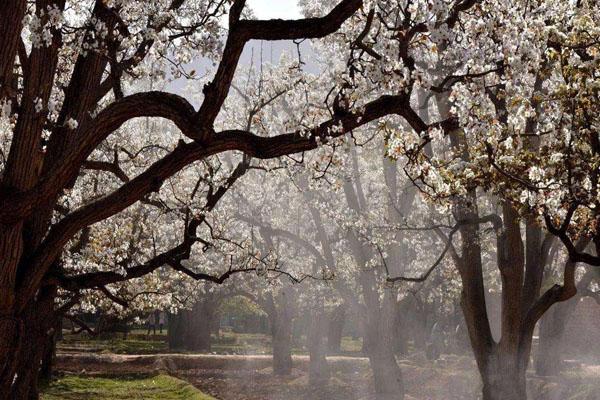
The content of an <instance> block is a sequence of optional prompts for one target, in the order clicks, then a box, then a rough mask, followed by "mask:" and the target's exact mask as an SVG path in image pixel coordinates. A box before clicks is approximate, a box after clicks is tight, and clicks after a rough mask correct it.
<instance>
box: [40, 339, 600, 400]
mask: <svg viewBox="0 0 600 400" xmlns="http://www.w3.org/2000/svg"><path fill="white" fill-rule="evenodd" d="M145 342H147V343H145ZM267 345H268V338H266V337H262V336H260V335H238V336H236V337H229V336H222V337H221V338H219V339H218V340H217V346H218V347H217V346H215V348H216V349H219V350H218V352H219V353H221V354H204V355H198V354H183V353H179V354H168V353H165V351H166V348H163V347H162V346H164V341H163V338H161V337H149V338H145V336H144V335H142V334H139V333H137V334H136V333H134V334H133V335H130V336H129V338H128V340H122V339H114V338H113V339H110V340H108V339H105V340H92V339H84V340H78V339H76V338H74V337H72V338H68V339H67V340H66V342H64V343H62V344H61V345H60V346H59V350H60V353H59V356H58V364H57V370H58V371H59V373H60V374H62V375H63V376H66V377H67V378H64V379H63V380H61V381H58V383H55V384H54V385H53V386H52V387H51V390H56V388H60V385H61V384H63V386H65V385H66V384H67V383H68V384H72V383H77V382H80V378H79V377H90V376H96V377H105V378H107V379H108V380H109V381H110V377H115V376H116V377H119V379H117V381H115V385H117V386H118V385H125V386H126V387H129V389H131V388H132V387H135V388H137V387H139V386H140V385H141V382H148V379H150V381H151V380H152V379H156V378H152V377H153V376H157V375H158V376H159V377H161V378H160V379H166V378H163V377H165V375H164V374H169V375H171V376H176V377H177V378H179V379H181V381H185V382H188V383H190V384H191V385H193V386H194V387H195V388H197V389H199V390H200V391H202V392H204V393H207V394H209V395H211V396H213V397H214V398H216V399H219V400H284V399H285V400H304V399H313V400H321V399H327V400H372V399H374V391H373V386H372V377H371V372H370V368H369V364H368V359H366V358H364V357H362V356H361V355H360V353H358V349H359V348H360V347H359V346H357V343H356V341H353V340H352V339H351V338H345V339H344V349H343V350H344V353H345V354H348V355H345V356H333V357H328V362H329V365H330V367H331V370H332V379H331V381H330V384H329V385H328V386H327V387H324V388H311V387H310V386H309V385H308V379H307V373H306V371H307V366H308V357H307V356H306V355H305V354H303V353H304V352H303V349H302V348H301V347H299V348H297V349H296V353H298V354H296V355H294V358H293V359H294V369H293V373H292V375H291V376H286V377H276V376H273V374H272V370H271V356H269V355H265V354H262V353H264V352H265V351H266V350H267V347H268V346H267ZM213 350H214V349H213ZM215 352H216V351H215ZM142 353H144V354H142ZM236 353H237V354H236ZM399 362H400V364H401V368H402V373H403V375H404V381H405V384H406V389H407V400H475V399H477V398H478V396H479V392H480V380H479V376H478V374H477V370H476V366H475V363H474V361H473V359H472V358H471V357H470V356H469V355H461V356H457V355H448V354H444V355H443V356H442V358H441V359H440V360H438V361H435V362H432V361H429V360H427V359H425V357H424V356H423V354H422V353H419V352H415V353H413V355H412V356H411V357H408V358H406V359H402V360H399ZM131 374H136V375H137V376H144V377H146V381H140V380H123V379H121V378H120V377H122V376H130V375H131ZM169 379H172V378H169ZM181 381H178V382H180V383H181ZM528 381H529V389H530V400H599V399H600V396H599V395H598V393H600V366H596V365H587V364H581V363H573V364H572V365H570V368H569V371H568V372H566V373H565V374H563V375H562V376H560V377H557V378H552V379H541V378H538V377H535V376H534V374H533V373H530V376H529V379H528ZM81 382H86V381H85V380H83V381H81ZM94 382H96V383H98V382H102V381H94ZM67 386H68V385H67ZM75 386H77V385H75ZM81 387H82V388H84V389H86V388H89V387H91V385H89V386H88V385H87V384H85V383H82V385H81ZM69 390H70V389H69ZM123 390H126V389H123ZM46 393H47V394H46V397H44V400H55V399H56V400H58V399H87V398H90V399H92V398H93V399H96V398H98V399H104V398H106V399H108V398H111V397H104V398H103V397H93V396H91V397H85V396H83V395H81V396H80V397H68V396H69V395H70V394H69V393H70V392H69V391H68V390H66V391H65V392H64V393H65V394H60V392H52V391H49V392H46ZM57 393H59V394H57ZM125 393H126V392H125ZM48 395H52V396H54V397H48ZM175 395H176V394H175ZM57 396H58V397H57ZM61 396H62V397H61ZM165 396H166V395H165ZM112 398H119V399H121V398H123V399H127V398H128V397H123V396H121V395H119V396H115V397H112ZM135 398H144V399H153V397H150V395H147V396H146V397H135ZM156 398H161V399H163V398H164V399H179V397H156ZM184 398H186V399H187V398H188V397H184Z"/></svg>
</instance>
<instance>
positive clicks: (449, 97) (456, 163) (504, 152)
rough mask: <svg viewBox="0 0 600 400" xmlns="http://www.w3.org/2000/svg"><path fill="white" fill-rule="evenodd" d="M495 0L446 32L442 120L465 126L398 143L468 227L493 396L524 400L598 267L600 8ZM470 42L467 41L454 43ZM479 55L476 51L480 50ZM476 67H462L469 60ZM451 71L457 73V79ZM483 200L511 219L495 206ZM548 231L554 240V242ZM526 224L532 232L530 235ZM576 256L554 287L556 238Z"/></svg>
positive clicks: (465, 234)
mask: <svg viewBox="0 0 600 400" xmlns="http://www.w3.org/2000/svg"><path fill="white" fill-rule="evenodd" d="M503 7H505V8H503V9H502V11H501V12H498V11H499V10H498V8H497V5H493V6H491V5H489V4H487V3H485V2H483V3H481V5H480V6H479V7H476V8H475V9H474V10H475V13H474V14H472V17H473V19H469V21H468V22H467V21H466V20H465V21H463V22H464V23H466V24H467V25H465V26H466V27H467V28H468V29H466V30H464V31H463V32H461V33H459V32H455V31H451V32H446V33H445V34H444V35H442V36H439V41H438V43H437V46H438V49H440V50H443V52H442V53H441V54H442V55H443V57H438V59H437V60H436V61H435V62H434V63H433V65H435V68H434V69H433V71H431V79H430V80H429V81H428V82H427V85H426V86H427V87H428V88H429V90H430V91H431V92H432V93H431V95H430V96H428V98H427V101H424V102H422V103H421V104H422V105H423V106H425V107H428V104H429V100H430V99H434V101H435V103H436V104H435V111H436V112H437V113H438V114H439V115H440V116H442V117H444V116H445V117H449V116H450V115H454V116H456V117H457V119H458V122H459V127H457V129H455V130H453V131H451V132H450V133H449V132H448V131H446V132H443V131H439V130H430V131H429V132H428V133H427V134H423V131H421V130H418V129H415V131H416V135H413V136H412V138H409V136H410V134H407V133H406V132H404V133H403V134H400V135H396V137H397V138H398V139H399V142H395V139H392V140H391V143H392V153H394V152H395V151H397V152H398V154H402V155H403V156H405V157H406V160H407V167H406V169H407V171H408V172H409V174H410V176H411V179H413V181H415V182H417V183H418V185H419V187H420V188H421V189H422V190H423V191H424V192H425V193H427V195H430V196H432V197H433V198H434V199H435V200H436V201H441V202H442V203H445V204H446V205H448V206H449V207H452V212H453V214H454V217H455V219H456V225H455V228H454V229H453V230H452V231H451V233H457V232H458V233H459V234H460V237H461V245H460V247H461V251H460V252H459V253H458V254H459V256H460V260H459V261H460V262H459V263H458V268H459V272H460V274H461V281H462V285H463V291H462V308H463V311H464V314H465V319H466V322H467V325H468V328H469V334H470V339H471V343H472V347H473V350H474V353H475V357H476V359H477V362H478V366H479V370H480V373H481V375H482V379H483V384H484V388H483V391H484V398H485V399H496V398H502V399H524V398H526V390H525V383H526V382H525V380H526V378H525V371H526V368H527V366H528V363H529V357H530V351H531V338H532V333H533V329H534V327H535V324H536V323H537V321H538V320H539V319H540V318H541V316H542V315H543V314H544V313H545V312H546V311H547V310H548V309H549V308H550V307H551V306H552V305H553V304H555V303H557V302H560V301H565V300H567V299H569V298H571V297H572V296H573V295H575V293H576V291H577V289H576V283H575V275H576V274H575V271H576V262H588V263H590V264H592V265H595V262H596V261H597V260H596V258H595V256H593V255H591V254H590V253H588V252H586V250H585V249H586V247H587V246H586V238H587V239H591V240H592V241H593V240H594V238H595V229H596V228H595V226H596V223H595V218H596V212H595V211H594V210H595V209H596V204H595V201H596V190H597V189H596V186H597V183H596V175H597V164H596V163H597V161H596V155H595V150H594V149H595V147H596V146H595V142H596V141H597V138H596V136H597V135H596V134H595V133H594V129H595V128H594V126H595V125H594V122H593V117H591V116H592V114H594V113H593V111H592V110H593V109H594V108H593V107H594V106H595V104H596V103H597V102H596V101H595V100H593V101H592V98H595V96H596V94H597V83H596V80H597V76H596V75H595V72H592V71H596V70H597V68H596V67H595V66H596V65H597V59H596V58H597V49H596V46H597V40H596V39H595V38H596V37H597V26H598V25H597V21H596V19H597V9H596V8H597V5H596V4H591V5H589V4H587V3H586V4H584V3H583V2H577V3H569V4H566V3H557V2H534V3H528V2H522V3H521V2H517V3H512V4H510V5H505V6H504V5H503ZM455 35H461V37H462V39H463V40H462V45H456V42H454V41H452V38H453V37H455ZM449 38H450V39H449ZM469 49H470V50H469ZM469 51H470V52H471V54H473V53H476V55H474V57H473V58H471V59H469V62H467V63H465V64H463V63H454V62H453V60H456V59H457V57H462V56H463V55H464V54H465V52H469ZM447 70H452V71H453V72H452V74H450V75H447V74H446V71H447ZM482 193H487V194H489V195H491V197H490V198H489V199H490V200H491V201H492V202H494V203H496V204H497V209H498V211H499V212H498V213H495V212H494V213H493V214H490V215H486V214H485V213H483V212H481V210H482V199H485V196H482ZM488 223H489V224H491V225H492V227H493V229H494V231H495V236H496V238H497V245H496V253H497V263H496V264H497V267H498V270H499V273H500V276H501V279H502V324H501V330H502V335H501V338H500V340H499V341H498V342H496V341H494V339H493V337H492V336H491V332H490V326H489V318H488V315H487V312H486V309H485V296H484V295H485V293H484V282H483V270H482V256H481V254H482V253H481V250H482V249H481V244H480V237H481V229H482V227H481V226H482V225H483V224H488ZM542 226H545V228H546V229H547V231H548V233H547V234H544V232H543V230H542ZM522 229H524V231H525V238H524V239H523V237H522V234H521V231H522ZM552 235H556V236H558V237H559V238H560V239H561V241H562V242H563V243H564V244H565V246H566V249H567V251H568V253H569V256H570V258H571V262H568V263H565V264H564V271H563V282H562V284H557V285H554V286H552V287H551V288H549V289H548V290H545V291H543V292H541V283H542V276H543V273H544V269H545V268H547V266H548V261H549V260H548V250H549V243H550V242H551V239H552V238H551V236H552Z"/></svg>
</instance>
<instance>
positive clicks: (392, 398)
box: [369, 342, 404, 400]
mask: <svg viewBox="0 0 600 400" xmlns="http://www.w3.org/2000/svg"><path fill="white" fill-rule="evenodd" d="M370 348H371V351H370V352H369V353H370V354H369V364H370V365H371V370H372V371H373V381H374V382H373V383H374V385H375V395H376V398H377V400H399V399H403V398H404V385H403V382H402V374H401V372H400V367H399V366H398V363H397V362H396V358H395V356H394V353H393V352H392V351H390V350H391V349H389V348H387V347H386V346H383V345H382V344H380V343H374V342H371V346H370Z"/></svg>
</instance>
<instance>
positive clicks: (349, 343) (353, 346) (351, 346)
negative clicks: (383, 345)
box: [341, 336, 362, 353]
mask: <svg viewBox="0 0 600 400" xmlns="http://www.w3.org/2000/svg"><path fill="white" fill-rule="evenodd" d="M341 350H342V353H360V352H361V351H362V338H358V339H353V338H351V337H349V336H344V337H343V338H342V344H341Z"/></svg>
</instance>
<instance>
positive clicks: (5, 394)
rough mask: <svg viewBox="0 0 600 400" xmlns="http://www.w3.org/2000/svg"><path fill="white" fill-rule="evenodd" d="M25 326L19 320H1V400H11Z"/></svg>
mask: <svg viewBox="0 0 600 400" xmlns="http://www.w3.org/2000/svg"><path fill="white" fill-rule="evenodd" d="M23 332H24V326H23V322H22V321H21V320H19V319H17V318H4V319H0V400H8V399H10V393H11V387H12V383H13V380H14V376H15V373H16V371H17V366H18V364H19V363H20V356H21V355H22V352H21V351H20V349H21V348H22V342H23V336H24V335H23Z"/></svg>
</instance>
